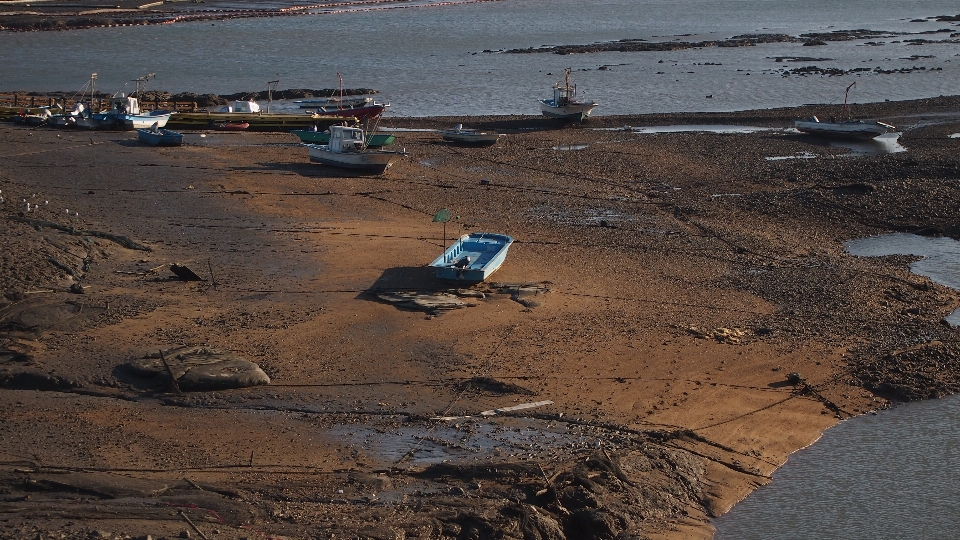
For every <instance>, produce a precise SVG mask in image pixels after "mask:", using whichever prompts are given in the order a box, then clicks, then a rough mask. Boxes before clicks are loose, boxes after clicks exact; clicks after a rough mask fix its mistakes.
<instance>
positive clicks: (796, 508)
mask: <svg viewBox="0 0 960 540" xmlns="http://www.w3.org/2000/svg"><path fill="white" fill-rule="evenodd" d="M958 448H960V396H951V397H948V398H943V399H939V400H933V401H926V402H920V403H910V404H907V405H900V406H897V407H894V408H893V409H890V410H887V411H880V412H879V413H877V414H876V415H869V416H865V417H858V418H853V419H851V420H847V421H845V422H842V423H840V424H838V425H837V426H835V427H833V428H831V429H829V430H827V431H826V432H825V433H824V435H823V437H822V438H821V439H820V440H819V441H818V442H817V443H816V444H814V445H813V446H810V447H808V448H806V449H803V450H801V451H799V452H797V453H795V454H794V455H792V456H790V459H789V460H788V461H787V464H786V465H784V466H783V467H781V468H780V469H779V470H777V472H775V473H774V475H773V482H772V483H770V484H768V485H766V486H764V487H761V488H760V489H758V490H757V491H755V492H754V493H753V494H752V495H750V496H749V497H747V498H746V499H745V500H744V501H743V502H741V503H740V504H738V505H736V506H735V507H734V508H733V510H732V511H731V512H730V513H728V514H726V515H724V516H721V517H720V518H718V519H716V520H714V525H715V526H716V528H717V534H716V535H715V539H716V540H754V539H755V540H787V539H789V540H808V539H809V540H824V539H861V538H862V539H884V540H900V539H903V540H917V539H921V538H922V539H924V540H938V539H944V540H947V539H956V538H958V537H960V452H958V451H957V449H958Z"/></svg>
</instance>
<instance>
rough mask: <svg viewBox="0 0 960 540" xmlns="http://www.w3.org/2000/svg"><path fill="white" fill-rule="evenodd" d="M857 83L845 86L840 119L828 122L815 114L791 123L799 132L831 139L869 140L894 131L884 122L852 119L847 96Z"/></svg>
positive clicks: (894, 128)
mask: <svg viewBox="0 0 960 540" xmlns="http://www.w3.org/2000/svg"><path fill="white" fill-rule="evenodd" d="M855 84H857V83H855V82H854V83H851V84H850V86H848V87H847V90H846V92H845V93H844V97H843V112H842V113H841V116H840V119H839V120H838V119H835V118H834V119H831V120H830V121H828V122H824V121H821V120H820V119H819V118H817V117H816V116H812V117H810V118H808V119H805V120H796V121H794V123H793V125H794V127H795V128H797V130H798V131H800V132H801V133H806V134H808V135H815V136H818V137H828V138H833V139H857V140H869V139H873V138H876V137H879V136H880V135H883V134H884V133H890V132H893V131H896V130H897V128H896V127H894V126H892V125H890V124H887V123H884V122H864V121H862V120H852V119H851V118H850V108H849V106H848V104H847V98H848V97H849V95H850V89H851V88H853V86H854V85H855Z"/></svg>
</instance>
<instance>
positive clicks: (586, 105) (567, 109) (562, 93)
mask: <svg viewBox="0 0 960 540" xmlns="http://www.w3.org/2000/svg"><path fill="white" fill-rule="evenodd" d="M563 72H564V80H562V81H560V82H558V83H557V84H555V85H553V98H552V99H541V100H540V112H541V113H543V115H544V116H548V117H550V118H557V119H559V120H565V121H574V122H583V121H584V120H586V119H587V117H589V116H590V113H592V112H593V109H594V108H596V107H597V104H596V103H594V102H593V101H591V100H587V99H583V98H581V97H579V96H578V95H577V87H576V85H573V84H570V68H567V69H565V70H563Z"/></svg>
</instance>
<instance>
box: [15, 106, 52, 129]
mask: <svg viewBox="0 0 960 540" xmlns="http://www.w3.org/2000/svg"><path fill="white" fill-rule="evenodd" d="M51 118H53V113H52V112H50V108H49V107H41V108H40V109H39V111H37V112H36V113H28V112H26V111H21V112H20V114H18V115H17V116H14V117H13V123H14V124H18V125H21V126H32V127H37V126H42V125H45V124H46V123H47V122H49V121H50V119H51Z"/></svg>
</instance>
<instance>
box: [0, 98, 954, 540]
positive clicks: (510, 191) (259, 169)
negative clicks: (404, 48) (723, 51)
mask: <svg viewBox="0 0 960 540" xmlns="http://www.w3.org/2000/svg"><path fill="white" fill-rule="evenodd" d="M824 108H826V107H824V106H817V105H809V106H805V107H799V108H790V109H769V110H758V111H742V112H736V113H709V114H708V113H702V114H658V115H638V116H601V117H596V118H591V119H590V120H589V121H588V122H587V123H586V124H583V125H560V124H557V123H555V122H551V121H548V120H545V119H542V118H538V117H532V116H505V117H459V118H452V117H451V118H385V119H383V121H382V122H381V127H384V128H394V129H396V130H397V131H396V132H395V133H396V135H397V138H398V142H397V143H396V144H397V145H402V146H403V147H404V148H405V149H406V151H407V152H408V153H409V154H410V155H409V158H407V159H405V160H404V161H402V162H400V163H399V164H398V165H396V166H395V167H394V168H392V169H390V170H389V171H388V172H387V173H386V174H385V175H383V176H380V177H364V176H358V175H352V174H345V173H343V172H340V171H336V170H330V169H327V168H324V167H321V166H319V165H316V164H312V163H310V162H309V160H308V158H307V156H306V154H305V153H304V152H303V151H302V148H301V147H300V146H299V145H298V144H297V141H296V139H295V138H294V137H293V136H292V135H290V134H286V133H216V132H189V133H186V134H185V135H186V140H187V144H186V145H185V146H184V147H181V148H176V149H156V148H148V147H145V146H142V145H140V144H138V143H137V141H136V138H135V136H131V135H130V134H128V133H124V132H71V131H60V130H53V129H43V128H40V129H29V128H23V127H16V126H13V125H11V124H0V143H2V146H3V148H4V149H5V150H4V159H5V166H4V170H3V171H2V172H0V196H2V197H4V198H5V201H6V202H4V203H0V233H2V235H3V238H4V244H3V248H4V249H3V250H2V253H0V282H2V283H3V284H4V290H3V291H2V293H3V297H2V300H0V362H2V363H0V404H2V405H3V407H4V409H5V410H7V411H8V414H7V415H6V418H5V421H6V423H5V432H4V435H3V437H2V438H0V451H2V452H4V454H5V455H6V456H9V457H8V458H7V460H6V461H5V462H4V463H2V464H0V511H2V514H0V522H2V525H3V526H2V527H0V529H2V530H0V539H3V540H7V539H17V540H20V539H24V538H31V539H32V538H36V537H37V536H38V535H39V536H43V537H48V536H51V535H60V536H59V537H61V538H67V539H74V538H76V539H79V538H90V537H91V536H95V537H99V538H120V539H123V538H135V537H144V536H145V535H147V534H149V535H152V536H153V537H154V538H158V537H166V538H171V537H177V536H181V537H185V535H186V536H189V535H193V534H203V535H206V536H208V537H210V538H225V539H239V538H245V537H246V538H249V537H252V536H257V535H260V534H263V535H267V536H273V537H288V538H301V537H304V538H305V537H316V536H322V537H327V536H331V535H336V536H339V537H360V538H431V539H433V538H436V539H440V538H451V539H452V538H505V539H518V540H519V539H521V538H522V539H524V540H526V539H531V538H537V539H547V538H549V539H553V540H560V539H565V538H571V539H572V538H587V539H590V538H596V539H601V538H661V539H680V538H709V537H710V536H711V535H712V530H711V528H710V525H709V519H710V517H711V516H716V515H719V514H722V513H724V512H726V511H727V510H728V509H729V508H730V507H731V506H732V505H733V504H734V503H736V502H737V501H738V500H740V499H741V498H742V497H744V496H746V495H747V494H748V493H749V492H750V491H752V490H753V489H755V488H756V487H757V486H759V485H762V484H764V483H766V482H768V481H770V476H771V474H772V472H773V471H774V470H775V469H776V468H777V467H779V466H780V465H781V464H782V463H783V462H784V461H785V459H786V457H787V456H788V455H789V454H790V453H792V452H794V451H795V450H797V449H798V448H801V447H803V446H805V445H807V444H810V443H811V442H813V441H814V440H816V438H817V437H818V436H819V434H820V433H821V432H822V430H823V429H825V428H827V427H829V426H830V425H833V424H834V423H836V422H837V421H839V420H840V419H843V418H849V417H851V416H856V415H859V414H863V413H865V412H868V411H871V410H875V409H877V408H882V407H886V406H888V405H889V404H890V403H891V402H893V401H901V400H915V399H927V398H931V397H937V396H942V395H946V394H951V393H955V392H957V390H958V389H960V369H958V368H960V365H958V362H960V361H958V358H960V335H958V332H957V330H956V329H955V328H953V327H951V326H949V325H947V324H945V323H944V322H943V319H944V317H945V316H947V315H948V314H950V313H951V312H952V311H953V310H954V309H956V308H957V307H958V306H960V293H958V292H957V291H954V290H952V289H949V288H947V287H944V286H941V285H938V284H936V283H933V282H931V281H930V280H928V279H927V278H924V277H922V276H918V275H914V274H912V273H911V272H910V271H909V263H910V262H911V261H912V260H913V259H912V258H910V257H903V256H890V257H876V258H872V257H871V258H861V257H853V256H851V255H849V254H847V253H846V252H845V251H844V248H843V242H844V241H846V240H849V239H853V238H858V237H863V236H869V235H876V234H883V233H887V232H891V231H904V232H912V233H915V234H922V235H944V236H950V237H953V238H958V239H960V229H958V225H957V223H956V219H955V215H956V209H957V208H958V207H960V152H958V151H957V145H958V144H960V138H956V137H952V135H955V134H957V133H960V114H958V111H960V96H947V97H942V98H932V99H924V100H915V101H905V102H884V103H873V104H862V105H857V106H856V107H855V109H854V112H855V114H856V115H858V116H860V117H863V118H882V119H883V120H884V121H888V122H891V123H893V124H895V125H897V126H898V127H899V128H900V130H901V131H902V135H901V138H900V143H901V144H902V145H903V146H904V147H905V148H906V149H907V151H905V152H900V153H889V154H883V153H878V154H874V155H861V156H854V155H850V154H849V151H848V150H847V149H846V148H844V147H840V146H833V145H830V144H829V143H828V142H827V141H823V140H819V139H816V138H810V137H807V136H804V135H802V134H798V133H795V132H790V131H787V130H786V129H785V128H788V127H790V126H791V125H792V120H793V119H794V118H797V117H803V116H809V115H810V114H822V111H823V109H824ZM452 123H462V124H464V125H465V126H468V127H482V128H485V129H497V130H500V131H502V132H503V133H505V136H504V137H503V138H502V140H501V141H500V142H498V143H497V145H495V146H493V147H490V148H484V149H472V148H459V147H451V146H449V145H447V144H444V143H443V142H442V141H441V140H440V138H439V136H438V134H437V133H436V132H434V131H431V130H435V129H441V128H448V127H449V126H450V125H451V124H452ZM711 123H716V124H739V125H749V126H765V127H770V128H775V129H771V130H769V131H754V132H744V133H723V134H721V133H710V132H702V131H701V132H676V133H658V134H641V133H636V132H634V131H632V130H630V129H627V126H634V127H639V126H657V125H661V126H662V125H683V124H698V125H699V124H711ZM781 128H783V129H781ZM796 156H813V157H809V158H804V159H800V158H796V159H792V158H791V157H796ZM773 157H787V159H768V158H773ZM37 171H43V174H38V173H37ZM27 204H29V205H30V206H27ZM439 208H449V209H451V210H452V211H453V212H454V214H455V215H457V216H458V217H459V218H460V219H458V220H457V221H455V222H451V223H449V224H448V225H449V227H450V230H449V231H447V232H446V233H442V232H441V228H440V226H439V224H437V223H433V222H432V216H434V215H435V214H436V212H437V210H438V209H439ZM453 228H457V229H458V230H492V231H498V232H504V233H508V234H511V235H513V236H514V237H515V238H516V242H515V245H514V246H513V247H512V248H511V252H510V255H509V257H508V259H507V261H506V263H505V264H504V267H503V268H502V269H501V270H499V271H498V273H497V274H496V276H495V280H494V282H493V283H486V284H481V285H479V286H476V287H471V288H466V289H465V288H458V287H449V286H443V285H442V284H438V283H437V282H436V280H434V279H433V278H432V274H430V273H429V272H428V271H426V270H425V269H424V267H423V265H424V264H425V262H424V261H429V260H431V259H432V257H433V256H435V254H436V253H437V252H438V250H441V249H442V248H443V247H444V246H445V245H446V244H447V243H448V242H449V239H450V237H452V235H453V234H454V233H453V232H452V229H453ZM97 231H100V233H97ZM95 233H96V234H95ZM441 235H444V236H446V237H445V238H441ZM125 240H126V241H125ZM138 246H139V247H138ZM141 248H142V249H141ZM173 263H176V265H177V267H178V268H180V267H187V268H190V269H192V270H193V272H194V274H195V275H196V277H197V278H198V279H197V280H185V279H183V278H182V277H181V276H180V275H179V274H174V273H172V272H171V270H172V269H173ZM388 293H390V294H394V295H407V296H410V295H421V296H424V297H428V298H431V299H433V300H436V299H437V298H444V299H447V300H448V302H447V303H446V304H444V305H447V306H450V307H449V308H445V309H441V310H439V311H437V310H426V311H424V310H422V308H421V307H418V304H416V303H407V304H402V305H401V304H397V303H393V302H388V301H384V299H383V298H384V295H386V294H388ZM432 305H434V306H435V305H437V304H436V303H434V304H432ZM182 347H194V349H189V350H190V351H196V350H197V349H195V348H196V347H208V348H211V349H218V350H224V351H228V352H229V354H230V355H231V356H230V358H231V361H236V362H248V363H245V364H243V365H244V366H248V365H249V364H250V363H252V364H255V365H256V367H257V369H258V370H262V373H263V374H264V376H262V377H260V376H259V371H258V372H257V373H258V379H257V380H258V381H260V382H258V383H257V385H256V386H248V387H244V388H234V389H223V388H217V389H213V390H205V391H182V392H180V391H176V389H175V388H173V387H172V386H171V384H170V382H171V379H173V380H176V378H177V377H179V376H180V374H181V373H186V372H188V371H189V370H190V369H192V368H190V366H186V365H184V364H183V363H177V362H179V360H178V359H177V358H176V357H175V355H174V354H173V353H172V352H171V353H170V354H169V355H168V356H166V357H163V358H161V359H162V360H163V361H164V362H168V363H169V364H170V365H169V367H167V368H165V369H164V368H162V367H161V366H162V363H161V364H157V362H156V357H157V356H160V355H158V354H157V351H158V350H159V351H171V350H180V349H178V348H182ZM202 350H204V351H206V350H208V349H202ZM144 358H147V359H150V360H149V365H150V369H151V371H150V373H151V374H150V376H149V377H147V376H145V375H144V374H143V370H142V369H141V370H131V369H130V367H129V366H131V365H140V364H143V361H142V360H140V359H144ZM201 361H203V362H205V360H195V362H201ZM245 369H246V368H245ZM165 373H169V375H170V376H169V377H167V376H165ZM267 380H268V381H269V384H263V383H264V382H265V381H267ZM513 407H516V408H513ZM480 411H483V413H481V412H480ZM484 413H489V414H484ZM52 441H56V444H54V443H53V442H52Z"/></svg>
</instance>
